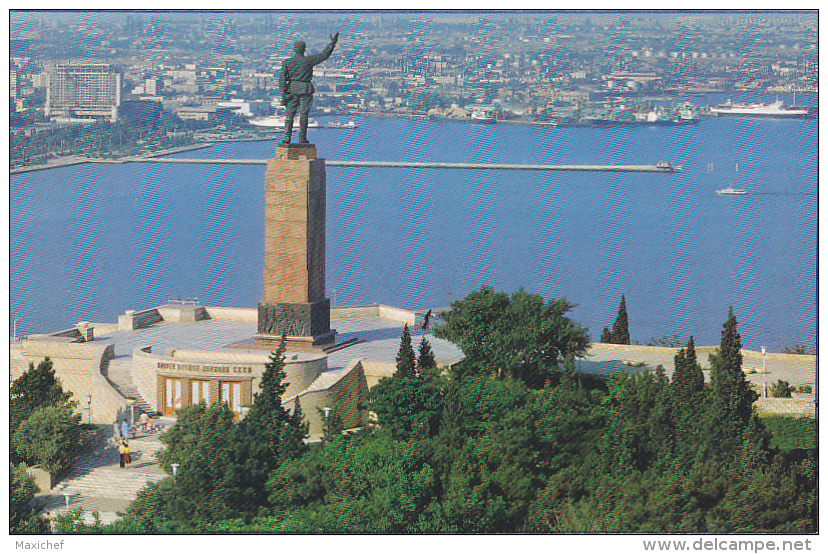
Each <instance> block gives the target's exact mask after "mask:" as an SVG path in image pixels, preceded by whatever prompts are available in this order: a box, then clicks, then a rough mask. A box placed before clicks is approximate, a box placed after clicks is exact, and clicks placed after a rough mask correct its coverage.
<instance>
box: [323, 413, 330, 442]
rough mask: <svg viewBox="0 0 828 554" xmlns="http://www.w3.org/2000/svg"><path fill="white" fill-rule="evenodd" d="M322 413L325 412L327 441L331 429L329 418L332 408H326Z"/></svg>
mask: <svg viewBox="0 0 828 554" xmlns="http://www.w3.org/2000/svg"><path fill="white" fill-rule="evenodd" d="M322 411H323V412H325V439H326V440H327V438H328V432H329V429H328V416H329V415H330V413H331V408H329V407H327V406H325V407H324V408H322Z"/></svg>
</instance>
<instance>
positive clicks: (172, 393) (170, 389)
mask: <svg viewBox="0 0 828 554" xmlns="http://www.w3.org/2000/svg"><path fill="white" fill-rule="evenodd" d="M164 381H165V382H164V391H165V394H164V415H175V412H177V411H178V410H180V409H181V379H173V378H172V377H165V378H164Z"/></svg>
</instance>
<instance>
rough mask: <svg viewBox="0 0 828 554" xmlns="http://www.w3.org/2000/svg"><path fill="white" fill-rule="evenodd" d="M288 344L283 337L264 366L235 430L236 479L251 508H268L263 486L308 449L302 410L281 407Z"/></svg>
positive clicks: (284, 386)
mask: <svg viewBox="0 0 828 554" xmlns="http://www.w3.org/2000/svg"><path fill="white" fill-rule="evenodd" d="M286 344H287V339H286V337H285V336H282V340H281V342H280V343H279V347H278V349H277V350H276V352H274V353H273V354H272V355H271V357H270V361H269V362H268V363H267V364H266V365H265V371H264V373H263V374H262V380H261V385H260V388H259V392H257V393H256V395H255V397H254V399H253V405H252V406H251V407H250V412H249V413H248V414H247V417H245V419H244V420H243V421H242V422H241V423H240V424H239V426H238V428H237V429H235V436H236V437H237V440H238V446H237V448H238V452H237V459H238V463H239V464H240V466H241V469H240V471H239V474H238V476H237V479H238V480H239V481H240V482H241V483H244V488H245V489H247V490H248V491H249V492H248V493H247V495H248V498H247V504H248V506H250V507H258V506H264V505H265V504H266V495H265V492H264V484H265V482H267V479H268V475H269V474H270V472H272V471H273V470H275V469H276V468H277V467H279V465H281V464H282V463H283V462H284V461H285V460H291V459H294V458H297V457H299V456H301V454H302V453H303V452H304V451H305V450H306V448H307V447H306V445H305V443H304V439H305V438H306V437H307V434H308V425H307V423H306V422H305V421H304V420H303V415H302V411H301V409H299V410H294V413H293V414H291V413H290V412H289V411H288V410H287V409H286V408H285V407H284V406H283V404H282V400H283V397H284V394H285V391H286V390H287V383H285V381H284V380H285V362H284V357H285V351H286V349H287V347H286ZM251 511H252V510H251ZM248 513H249V512H248Z"/></svg>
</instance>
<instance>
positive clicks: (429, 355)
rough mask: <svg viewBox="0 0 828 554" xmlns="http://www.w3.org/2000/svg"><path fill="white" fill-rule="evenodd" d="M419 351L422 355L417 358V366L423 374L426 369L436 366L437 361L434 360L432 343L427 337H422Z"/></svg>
mask: <svg viewBox="0 0 828 554" xmlns="http://www.w3.org/2000/svg"><path fill="white" fill-rule="evenodd" d="M419 351H420V356H419V359H418V360H417V368H418V369H419V371H420V375H422V374H423V372H424V371H426V370H429V369H434V368H436V367H437V362H436V361H435V360H434V351H432V350H431V345H430V344H429V342H428V340H426V338H425V337H423V338H422V339H420V347H419Z"/></svg>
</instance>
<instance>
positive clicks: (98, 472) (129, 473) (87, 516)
mask: <svg viewBox="0 0 828 554" xmlns="http://www.w3.org/2000/svg"><path fill="white" fill-rule="evenodd" d="M107 432H108V434H107V436H106V438H101V439H100V440H99V442H98V444H97V445H95V446H92V447H91V449H90V450H88V451H87V452H81V453H80V454H79V455H78V457H77V458H76V459H75V464H74V466H73V467H72V470H71V471H70V472H69V474H68V475H67V476H66V477H64V478H63V479H62V480H61V481H60V483H58V484H57V485H55V488H53V489H52V490H51V492H50V493H44V494H41V495H39V496H38V498H39V499H40V501H41V503H42V504H43V511H44V512H51V513H53V514H59V513H63V512H65V511H66V497H65V494H69V495H70V497H69V510H70V511H72V510H76V509H78V508H80V509H82V510H83V511H84V520H86V521H89V522H91V521H92V512H98V513H99V514H100V516H101V521H102V522H104V523H110V522H112V521H115V520H116V519H117V518H118V512H125V511H126V508H127V506H129V503H130V502H132V501H133V500H134V499H135V497H136V496H137V494H138V491H139V490H141V489H142V488H144V486H146V485H147V484H148V483H152V482H154V481H159V480H161V479H163V478H164V477H166V476H167V474H166V473H165V472H164V470H163V469H161V466H160V465H159V464H158V460H157V459H156V456H155V453H156V452H158V451H159V450H160V449H161V448H162V447H163V445H162V443H161V441H160V440H159V437H160V433H153V434H150V435H142V434H140V433H139V436H138V437H137V438H134V439H130V440H129V449H130V453H131V455H132V464H131V465H130V467H129V468H125V469H121V467H120V458H119V456H118V449H117V447H116V445H115V441H114V440H113V439H112V438H111V437H112V430H111V429H107Z"/></svg>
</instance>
